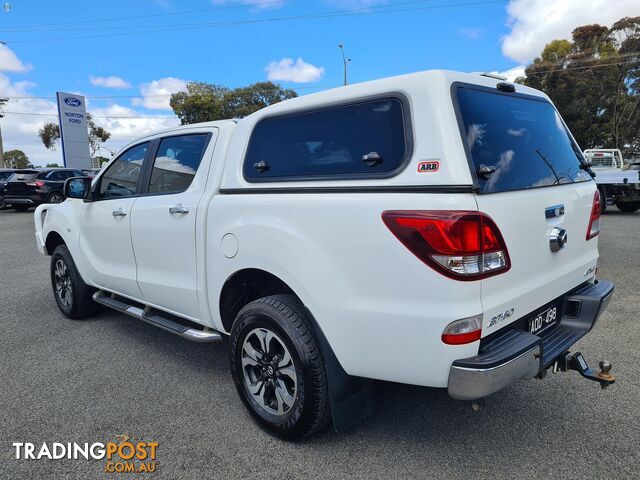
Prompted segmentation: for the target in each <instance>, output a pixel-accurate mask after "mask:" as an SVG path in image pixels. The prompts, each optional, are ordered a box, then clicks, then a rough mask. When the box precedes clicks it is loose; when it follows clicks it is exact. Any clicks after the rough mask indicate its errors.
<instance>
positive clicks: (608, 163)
mask: <svg viewBox="0 0 640 480" xmlns="http://www.w3.org/2000/svg"><path fill="white" fill-rule="evenodd" d="M584 156H585V158H586V160H587V162H588V163H589V165H590V167H591V170H593V171H594V173H595V174H596V177H595V180H596V184H597V185H598V190H600V195H601V196H602V201H601V202H600V206H601V207H602V211H603V212H604V211H605V210H606V208H607V205H615V206H616V207H618V209H619V210H620V211H622V212H626V213H632V212H635V211H637V210H639V209H640V170H638V169H637V168H625V164H624V160H623V159H622V152H621V151H620V150H619V149H614V148H593V149H588V150H585V151H584ZM635 165H636V164H634V166H635Z"/></svg>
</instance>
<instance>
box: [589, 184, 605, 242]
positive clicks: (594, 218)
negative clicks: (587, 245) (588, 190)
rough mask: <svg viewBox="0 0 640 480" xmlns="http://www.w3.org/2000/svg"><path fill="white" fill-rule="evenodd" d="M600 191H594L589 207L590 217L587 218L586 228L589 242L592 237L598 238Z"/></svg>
mask: <svg viewBox="0 0 640 480" xmlns="http://www.w3.org/2000/svg"><path fill="white" fill-rule="evenodd" d="M601 201H602V200H601V199H600V191H598V190H596V193H595V194H594V195H593V205H592V207H591V217H590V218H589V228H587V240H591V239H592V238H593V237H596V236H598V234H599V233H600V212H601V211H602V208H601V206H600V202H601Z"/></svg>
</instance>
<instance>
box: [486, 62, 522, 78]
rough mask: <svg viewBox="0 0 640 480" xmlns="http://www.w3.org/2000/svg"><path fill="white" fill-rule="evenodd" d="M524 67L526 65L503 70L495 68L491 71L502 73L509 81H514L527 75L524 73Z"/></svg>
mask: <svg viewBox="0 0 640 480" xmlns="http://www.w3.org/2000/svg"><path fill="white" fill-rule="evenodd" d="M524 68H525V67H524V65H518V66H517V67H513V68H510V69H509V70H503V71H502V72H499V71H498V70H494V71H492V72H489V73H492V74H494V75H500V76H501V77H506V79H507V81H509V82H513V81H515V79H516V78H518V77H526V75H525V74H524Z"/></svg>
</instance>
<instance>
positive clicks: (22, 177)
mask: <svg viewBox="0 0 640 480" xmlns="http://www.w3.org/2000/svg"><path fill="white" fill-rule="evenodd" d="M38 176H39V175H38V172H29V173H14V174H13V175H12V176H11V177H9V181H10V182H30V181H31V180H35V179H37V178H38Z"/></svg>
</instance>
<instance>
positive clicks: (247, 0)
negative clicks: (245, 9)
mask: <svg viewBox="0 0 640 480" xmlns="http://www.w3.org/2000/svg"><path fill="white" fill-rule="evenodd" d="M284 1H285V0H211V3H213V4H214V5H226V4H234V3H235V4H239V5H249V6H252V7H254V8H256V9H258V10H267V9H270V8H280V7H282V6H284Z"/></svg>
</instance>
